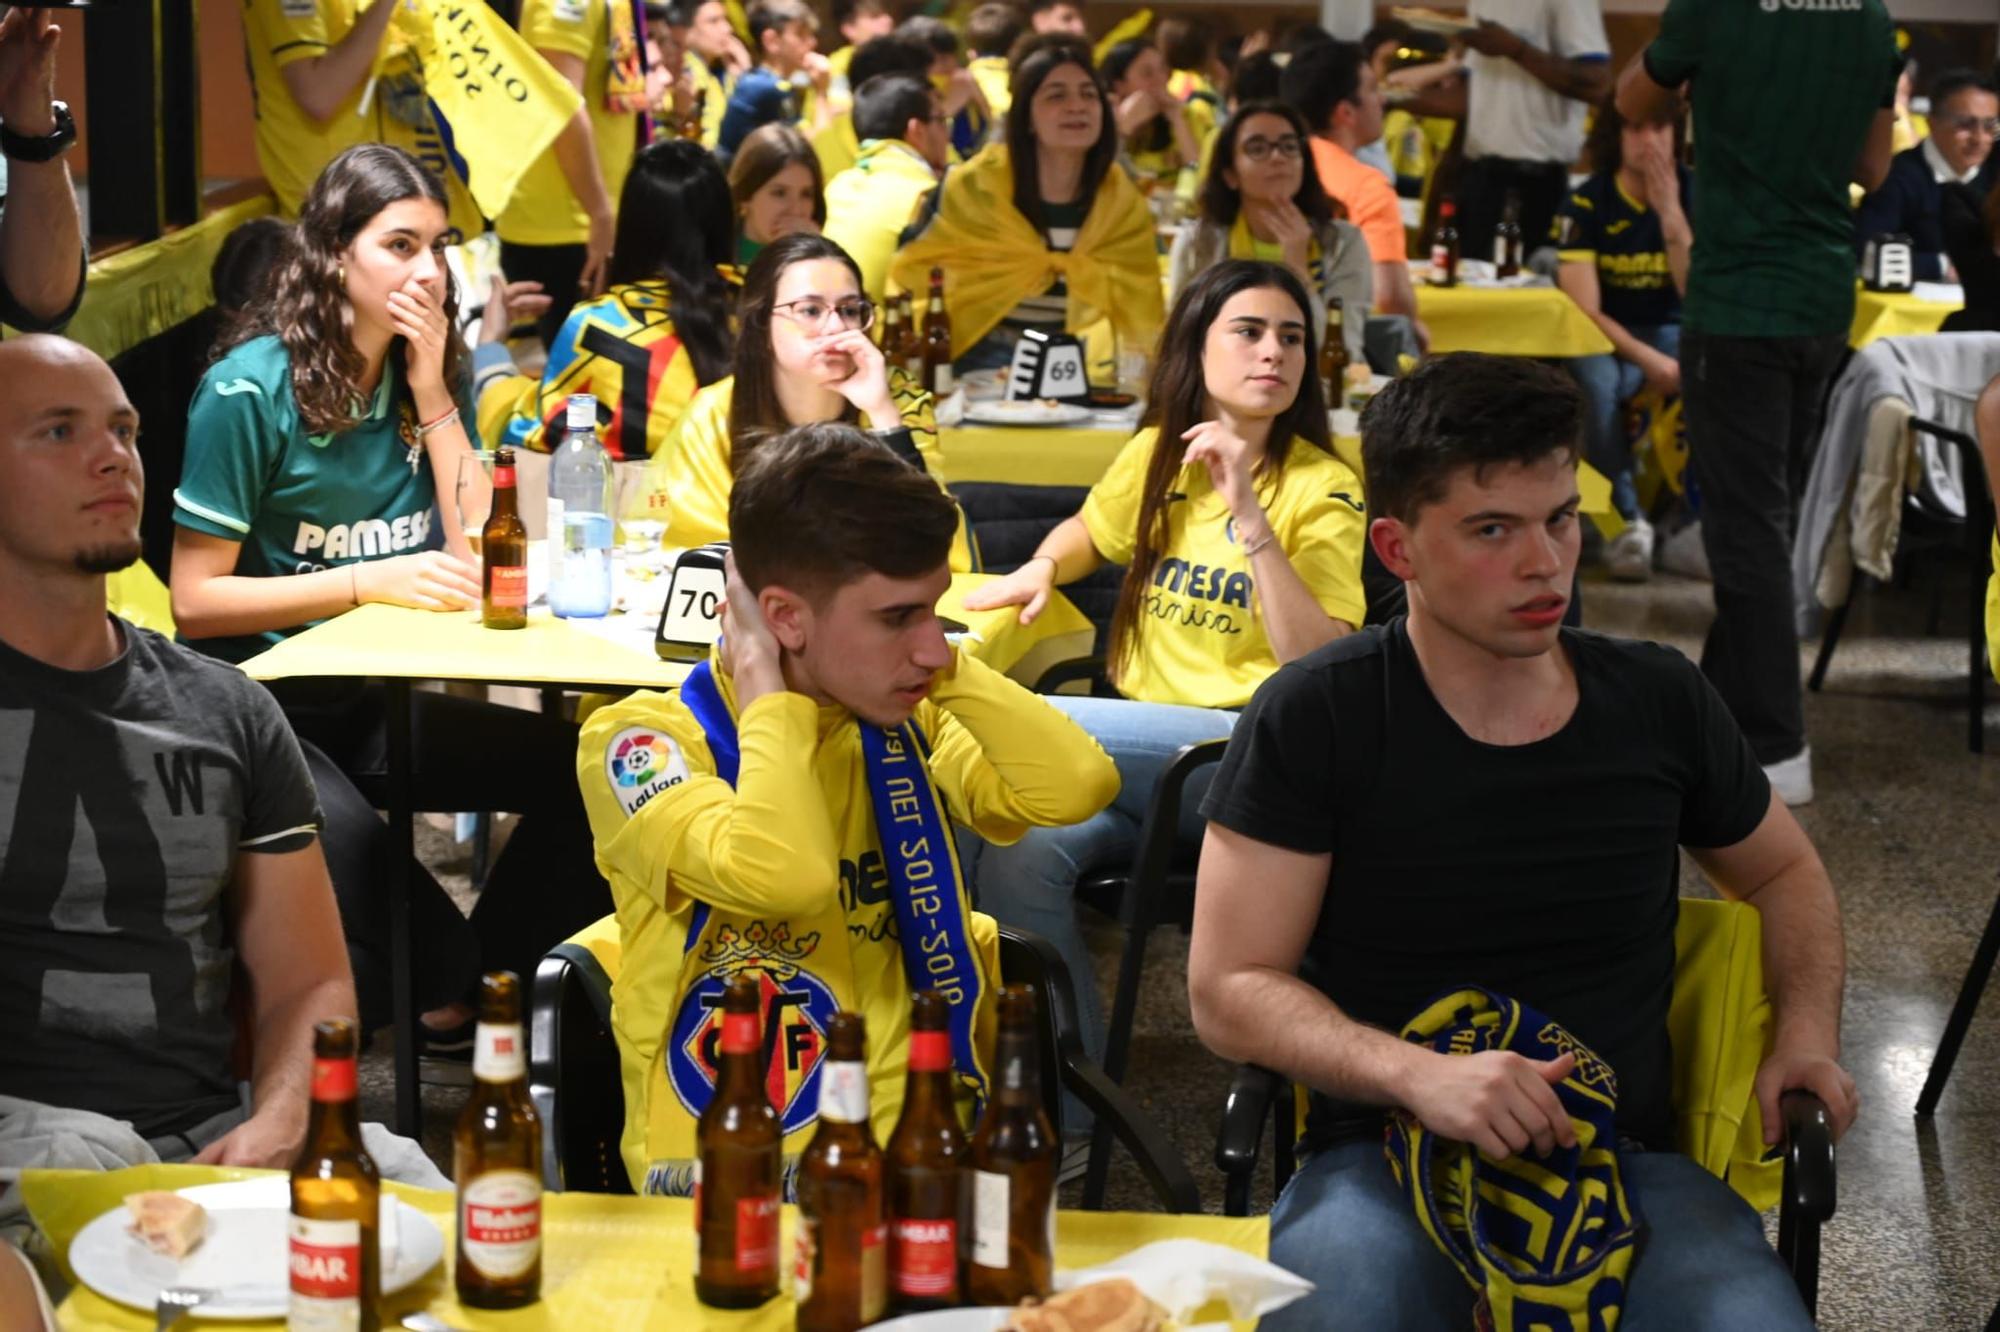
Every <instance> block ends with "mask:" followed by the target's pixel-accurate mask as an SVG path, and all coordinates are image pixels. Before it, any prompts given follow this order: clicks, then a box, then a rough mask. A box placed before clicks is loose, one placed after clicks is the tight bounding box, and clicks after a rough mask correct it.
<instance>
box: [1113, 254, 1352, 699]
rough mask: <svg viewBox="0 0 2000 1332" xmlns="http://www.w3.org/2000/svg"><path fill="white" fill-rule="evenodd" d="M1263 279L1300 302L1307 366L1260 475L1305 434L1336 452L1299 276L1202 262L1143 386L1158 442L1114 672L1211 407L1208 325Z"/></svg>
mask: <svg viewBox="0 0 2000 1332" xmlns="http://www.w3.org/2000/svg"><path fill="white" fill-rule="evenodd" d="M1265 287H1276V288H1277V289H1278V290H1279V291H1282V292H1284V293H1285V295H1287V296H1289V297H1290V298H1291V300H1292V303H1293V304H1295V305H1297V306H1298V307H1299V319H1300V321H1301V322H1302V323H1304V324H1305V332H1306V345H1305V363H1306V370H1305V375H1304V376H1303V377H1302V379H1301V380H1300V383H1299V393H1298V396H1297V397H1295V398H1293V399H1292V405H1291V406H1289V407H1287V408H1286V409H1285V410H1284V411H1282V412H1280V413H1278V415H1277V416H1276V417H1275V418H1273V419H1272V421H1271V434H1270V437H1269V439H1267V440H1266V441H1265V443H1264V457H1263V459H1262V460H1261V461H1260V462H1259V463H1258V464H1257V482H1258V484H1259V485H1260V486H1262V485H1264V484H1265V483H1270V484H1272V485H1275V484H1277V482H1278V481H1279V480H1280V478H1281V477H1282V476H1283V474H1284V468H1285V458H1286V456H1287V455H1288V454H1289V453H1290V452H1291V445H1292V441H1293V440H1294V439H1302V440H1304V441H1305V442H1306V443H1308V444H1310V445H1312V446H1313V447H1314V448H1316V449H1318V450H1320V451H1321V452H1322V453H1331V452H1333V439H1332V436H1331V434H1330V433H1329V432H1328V430H1327V424H1326V394H1325V392H1324V391H1323V390H1322V389H1321V388H1320V382H1319V373H1318V370H1317V366H1318V365H1319V351H1318V343H1317V338H1318V334H1317V332H1316V330H1315V329H1314V328H1313V326H1312V324H1313V321H1312V304H1311V303H1310V302H1309V301H1308V300H1307V299H1306V291H1305V288H1304V287H1302V286H1300V285H1299V280H1298V278H1296V277H1295V276H1293V274H1292V271H1291V270H1290V269H1289V268H1286V267H1284V266H1283V265H1282V264H1270V263H1265V262H1263V261H1262V260H1258V259H1227V260H1224V261H1223V262H1222V263H1219V264H1216V265H1215V266H1214V267H1212V268H1209V269H1207V270H1205V271H1204V272H1203V273H1202V274H1201V275H1200V276H1199V277H1197V278H1196V279H1195V280H1194V281H1193V282H1190V283H1189V284H1188V285H1187V287H1186V288H1185V289H1184V290H1183V291H1182V292H1181V295H1180V299H1179V300H1177V301H1175V302H1174V308H1173V312H1172V313H1171V314H1169V315H1168V316H1167V329H1166V332H1165V333H1163V334H1161V335H1160V360H1159V364H1158V365H1156V366H1154V367H1153V383H1152V386H1151V388H1150V389H1149V391H1148V392H1147V394H1146V403H1147V405H1146V416H1145V419H1144V420H1143V421H1141V422H1140V425H1141V426H1152V427H1154V428H1155V429H1157V430H1158V431H1159V435H1158V437H1157V438H1156V439H1155V440H1154V442H1153V456H1152V459H1151V460H1150V461H1149V462H1148V463H1147V464H1146V481H1145V486H1144V489H1143V490H1142V491H1141V493H1140V496H1139V531H1138V534H1137V539H1136V541H1135V542H1134V544H1133V547H1132V559H1131V562H1130V563H1128V564H1127V565H1126V566H1125V581H1124V582H1123V583H1121V584H1120V585H1119V587H1118V606H1117V609H1116V610H1115V611H1113V612H1112V616H1111V644H1110V647H1111V650H1110V654H1109V662H1110V671H1111V678H1112V679H1113V680H1116V679H1117V678H1118V677H1119V675H1120V674H1121V673H1122V672H1123V670H1124V668H1125V666H1126V665H1127V664H1128V663H1129V662H1130V661H1131V658H1132V653H1133V652H1134V650H1135V649H1136V648H1137V646H1138V639H1139V624H1140V621H1141V619H1142V618H1143V617H1144V615H1145V613H1146V595H1147V588H1149V587H1150V586H1151V585H1152V582H1153V573H1154V571H1155V570H1156V569H1157V568H1158V567H1159V563H1160V559H1161V557H1162V556H1164V555H1165V554H1166V543H1167V509H1168V498H1167V497H1168V495H1169V494H1170V493H1171V492H1172V490H1173V484H1174V479H1175V478H1176V477H1177V476H1179V475H1180V471H1181V465H1182V462H1183V460H1184V459H1185V457H1186V455H1187V445H1186V444H1185V443H1183V442H1182V440H1181V436H1182V435H1183V434H1185V433H1186V432H1187V431H1189V430H1192V429H1193V428H1194V427H1195V426H1197V425H1200V424H1201V423H1202V422H1203V421H1205V420H1208V419H1209V416H1210V414H1211V413H1210V408H1209V401H1208V380H1207V376H1206V375H1205V374H1204V372H1203V369H1202V354H1203V352H1204V350H1205V348H1206V347H1207V344H1208V330H1209V327H1210V325H1212V324H1214V323H1215V321H1216V320H1217V319H1218V318H1219V317H1220V316H1221V314H1222V307H1223V306H1225V305H1227V304H1228V303H1229V299H1230V298H1231V297H1232V296H1235V295H1236V294H1237V293H1239V292H1245V291H1256V290H1259V289H1261V288H1265Z"/></svg>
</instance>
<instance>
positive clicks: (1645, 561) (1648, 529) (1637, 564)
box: [1604, 518, 1653, 583]
mask: <svg viewBox="0 0 2000 1332" xmlns="http://www.w3.org/2000/svg"><path fill="white" fill-rule="evenodd" d="M1604 567H1605V568H1607V569H1609V570H1610V571H1611V576H1612V577H1613V578H1616V579H1617V580H1618V581H1619V582H1621V583H1643V582H1645V581H1646V580H1647V579H1649V578H1651V577H1652V576H1653V525H1652V524H1651V523H1649V522H1647V521H1646V520H1645V519H1644V518H1634V519H1632V520H1631V521H1629V522H1627V523H1626V524H1625V530H1624V531H1622V532H1620V533H1619V534H1618V535H1617V536H1615V537H1613V538H1611V544H1609V545H1607V546H1606V547H1605V548H1604Z"/></svg>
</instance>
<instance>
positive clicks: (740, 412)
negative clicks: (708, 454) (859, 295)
mask: <svg viewBox="0 0 2000 1332" xmlns="http://www.w3.org/2000/svg"><path fill="white" fill-rule="evenodd" d="M809 259H836V260H838V261H840V262H841V263H843V264H846V265H847V269H848V271H849V272H851V273H853V274H854V286H855V289H856V290H858V291H865V290H866V289H867V288H866V287H865V285H864V284H863V283H862V280H861V269H860V266H859V265H857V264H856V263H855V262H854V259H853V257H852V256H851V255H849V254H848V253H847V251H845V250H843V249H841V248H840V246H838V245H836V244H835V243H834V242H832V241H830V240H828V239H827V238H826V237H824V236H821V235H818V234H816V233H814V232H807V231H796V232H793V233H792V234H791V235H789V236H780V237H778V239H776V240H774V241H772V242H771V243H770V244H769V245H766V246H765V247H764V249H763V251H762V252H761V253H760V254H758V256H757V257H756V258H755V259H753V260H752V261H751V263H750V269H749V271H748V272H746V273H745V274H744V275H743V294H742V295H741V296H740V297H738V298H737V301H736V313H737V318H738V325H737V331H736V382H735V383H734V384H733V385H732V386H731V387H730V392H729V439H730V445H729V470H730V472H731V474H732V475H733V474H734V473H737V472H740V471H742V470H743V462H744V460H745V459H746V458H748V457H749V456H750V451H751V450H752V449H754V448H756V447H757V446H758V445H759V444H761V443H763V442H764V441H765V440H766V439H768V438H770V437H771V436H772V435H775V434H777V433H778V432H779V431H782V430H789V429H791V428H792V422H791V421H789V420H787V419H785V408H784V405H783V404H782V403H780V402H779V401H778V368H777V366H778V363H777V358H776V357H775V356H773V355H772V354H771V306H772V305H773V304H774V303H775V302H776V301H777V299H778V281H779V279H780V278H782V277H784V275H785V270H786V269H788V268H790V267H791V266H792V265H793V264H802V263H805V262H806V261H807V260H809ZM836 419H837V420H840V421H845V422H847V423H848V424H850V425H852V424H854V423H855V422H857V421H859V420H860V419H861V413H860V412H858V411H857V410H855V407H854V404H853V403H843V404H842V409H841V413H840V415H839V417H837V418H836ZM800 424H801V425H803V424H808V423H806V422H800Z"/></svg>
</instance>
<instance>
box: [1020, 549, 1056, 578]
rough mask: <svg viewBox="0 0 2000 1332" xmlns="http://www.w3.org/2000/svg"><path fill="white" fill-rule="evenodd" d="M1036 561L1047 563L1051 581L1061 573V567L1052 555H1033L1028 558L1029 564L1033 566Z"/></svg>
mask: <svg viewBox="0 0 2000 1332" xmlns="http://www.w3.org/2000/svg"><path fill="white" fill-rule="evenodd" d="M1036 560H1047V561H1048V562H1049V577H1050V578H1052V579H1053V578H1054V577H1056V576H1057V575H1058V574H1060V573H1061V572H1062V565H1060V564H1058V563H1057V562H1056V557H1055V556H1053V555H1042V554H1035V555H1030V556H1029V557H1028V563H1029V564H1033V563H1034V562H1035V561H1036ZM1024 567H1025V566H1024Z"/></svg>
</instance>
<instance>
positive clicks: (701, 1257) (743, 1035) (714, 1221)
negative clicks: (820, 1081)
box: [694, 974, 784, 1309]
mask: <svg viewBox="0 0 2000 1332" xmlns="http://www.w3.org/2000/svg"><path fill="white" fill-rule="evenodd" d="M762 1002H763V999H762V992H761V991H760V990H759V988H758V985H757V981H756V979H755V978H754V977H752V976H748V975H742V974H739V975H736V976H734V977H731V978H730V981H729V984H728V985H727V987H725V988H724V990H723V992H722V1039H721V1042H720V1044H719V1047H718V1052H717V1055H716V1077H715V1094H714V1095H713V1096H711V1097H710V1098H709V1102H708V1108H707V1109H706V1110H704V1111H702V1112H701V1120H700V1122H699V1123H698V1124H697V1125H696V1127H695V1176H694V1225H695V1244H696V1261H695V1273H694V1293H695V1296H696V1298H698V1299H699V1300H700V1301H701V1302H702V1303H703V1304H707V1305H712V1306H714V1307H716V1308H719V1309H752V1308H755V1307H756V1306H758V1305H760V1304H762V1303H764V1302H765V1301H766V1300H768V1299H770V1298H771V1297H772V1296H774V1295H776V1294H777V1293H778V1189H779V1183H780V1180H779V1173H780V1169H781V1162H780V1160H779V1151H780V1148H781V1146H782V1144H783V1142H784V1129H783V1127H782V1125H780V1123H779V1121H778V1112H777V1111H776V1110H775V1109H773V1108H772V1107H771V1097H770V1093H769V1092H767V1091H766V1090H765V1089H764V1040H763V1035H762V1031H761V1024H760V1023H759V1021H758V1018H759V1008H760V1007H761V1005H762Z"/></svg>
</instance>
